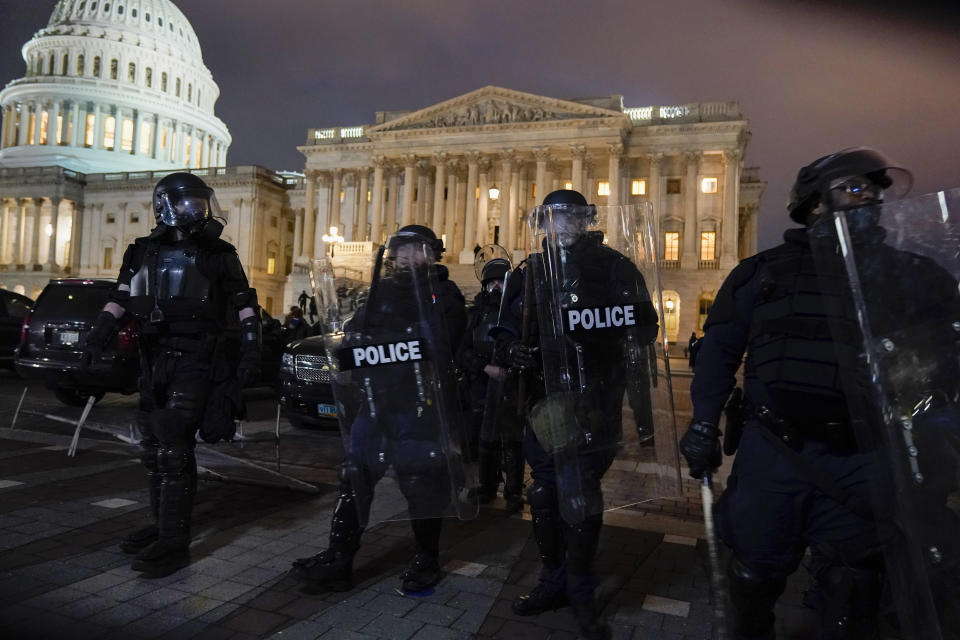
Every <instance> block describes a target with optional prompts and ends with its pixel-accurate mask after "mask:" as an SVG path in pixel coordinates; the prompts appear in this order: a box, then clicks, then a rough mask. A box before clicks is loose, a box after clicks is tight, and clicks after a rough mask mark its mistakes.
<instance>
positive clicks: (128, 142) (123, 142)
mask: <svg viewBox="0 0 960 640" xmlns="http://www.w3.org/2000/svg"><path fill="white" fill-rule="evenodd" d="M121 131H122V135H121V136H120V148H121V149H123V150H124V151H133V120H131V119H130V118H124V119H123V126H122V130H121Z"/></svg>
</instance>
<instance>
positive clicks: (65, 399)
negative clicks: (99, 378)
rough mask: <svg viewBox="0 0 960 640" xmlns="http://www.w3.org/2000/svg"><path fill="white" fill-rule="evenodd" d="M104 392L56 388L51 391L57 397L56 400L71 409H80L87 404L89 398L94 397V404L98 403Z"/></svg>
mask: <svg viewBox="0 0 960 640" xmlns="http://www.w3.org/2000/svg"><path fill="white" fill-rule="evenodd" d="M104 393H105V392H104V391H94V392H92V393H91V392H89V391H81V390H80V389H68V388H66V387H57V388H56V389H54V390H53V395H55V396H56V397H57V400H59V401H60V402H62V403H63V404H65V405H69V406H71V407H82V406H84V405H85V404H87V399H88V398H89V397H90V396H93V397H94V402H100V399H101V398H103V395H104Z"/></svg>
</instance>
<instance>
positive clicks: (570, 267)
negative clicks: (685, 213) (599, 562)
mask: <svg viewBox="0 0 960 640" xmlns="http://www.w3.org/2000/svg"><path fill="white" fill-rule="evenodd" d="M541 210H549V212H550V213H549V216H548V217H549V220H547V219H546V218H544V219H543V220H541V221H538V222H537V223H536V224H537V226H538V227H541V229H548V233H549V235H550V237H551V238H552V239H553V240H552V242H555V245H556V246H555V247H554V246H553V245H551V247H552V248H551V249H550V250H549V251H548V247H547V240H544V243H543V247H542V249H543V254H540V255H531V256H530V258H528V260H527V261H526V263H525V264H524V265H521V267H520V268H518V269H517V270H516V271H515V272H513V273H511V274H510V276H509V278H508V280H507V291H505V292H504V301H503V311H502V314H501V320H500V324H499V325H498V326H497V327H496V328H495V329H494V330H493V332H492V333H493V335H494V336H495V338H496V339H497V345H496V354H497V356H496V359H497V364H500V365H502V366H507V367H513V368H517V369H522V370H526V371H527V376H528V378H527V380H526V384H525V385H524V387H525V394H526V397H523V398H521V399H520V401H521V402H522V403H524V405H525V406H526V407H527V410H528V411H530V408H531V407H532V408H533V410H532V413H529V415H528V424H527V428H526V431H525V434H524V440H523V452H524V457H525V458H526V461H527V463H528V464H529V465H530V467H531V475H532V478H533V485H532V486H531V487H530V488H529V489H528V491H527V502H528V503H529V505H530V511H531V515H532V524H533V532H534V537H535V538H536V541H537V546H538V548H539V551H540V559H541V562H542V566H541V571H540V577H539V583H538V584H537V586H536V587H535V588H534V589H533V590H532V591H531V592H530V593H528V594H526V595H523V596H520V597H519V598H518V599H516V600H515V601H514V603H513V605H512V608H513V611H514V613H516V614H517V615H521V616H528V615H537V614H540V613H543V612H546V611H550V610H552V609H557V608H560V607H562V606H565V605H567V604H569V605H570V606H571V607H572V608H573V611H574V614H575V616H576V618H577V621H578V624H579V626H580V631H581V634H582V635H583V636H584V637H587V638H608V637H609V636H610V629H609V627H608V626H607V625H606V624H605V623H604V622H603V621H602V620H601V619H600V615H599V610H598V606H597V604H596V602H595V600H594V589H595V578H594V576H593V561H594V556H595V555H596V552H597V545H598V541H599V534H600V528H601V526H602V523H603V514H602V507H603V495H602V492H601V487H600V482H601V479H602V477H603V475H604V473H606V471H607V469H608V468H609V467H610V465H611V463H612V462H613V460H614V457H615V455H616V446H611V447H604V446H599V447H598V446H597V442H594V443H593V446H591V444H590V443H589V442H588V443H586V446H580V447H578V448H576V450H575V452H574V453H573V454H572V455H574V456H575V457H576V459H577V462H576V464H575V465H573V467H575V469H574V468H571V466H570V465H566V466H565V465H563V464H561V463H560V461H559V460H558V459H556V458H555V457H554V456H553V455H551V453H549V452H548V449H550V446H549V445H548V443H544V442H541V441H540V439H539V437H538V435H537V433H535V431H536V430H537V426H536V424H535V422H536V419H535V414H538V409H539V408H545V409H544V411H543V414H548V413H551V412H552V413H554V418H556V417H557V416H560V422H561V423H562V422H564V421H566V422H567V423H568V424H569V425H570V428H569V429H568V430H569V431H570V432H571V433H572V432H574V431H576V430H577V429H579V428H580V427H579V426H577V427H575V426H573V425H574V424H577V425H580V424H582V421H581V418H584V419H585V420H588V421H589V422H590V423H591V426H590V428H591V430H592V432H593V434H594V435H596V436H597V437H598V440H601V439H605V440H608V441H609V442H610V443H617V444H618V443H619V442H620V436H621V432H622V422H621V421H622V416H621V407H622V402H623V398H624V394H625V390H626V386H627V379H626V378H627V376H626V374H625V370H624V365H623V360H622V351H621V349H622V341H621V340H620V339H619V338H617V337H611V336H619V335H620V333H619V332H618V333H614V334H610V333H590V332H587V333H586V334H584V335H582V336H581V337H579V338H578V340H579V343H580V345H581V346H582V347H583V349H582V351H583V357H584V361H583V362H582V367H583V371H584V372H585V373H584V375H585V379H589V380H591V381H597V382H599V384H595V387H592V388H594V389H599V391H597V392H595V393H591V394H589V395H588V396H583V397H582V398H581V399H582V400H583V401H584V404H578V405H577V406H576V408H575V410H574V413H576V414H577V416H576V417H575V416H573V415H565V414H566V413H567V412H566V411H565V410H563V409H562V408H559V407H558V406H557V405H552V404H551V402H550V400H551V396H550V394H549V393H548V392H549V390H547V389H545V379H546V378H545V377H540V376H539V375H538V374H537V373H535V372H538V371H540V370H542V364H541V361H544V362H545V360H543V359H544V358H546V355H545V353H544V352H543V351H541V348H540V346H538V345H541V344H543V343H542V342H541V341H540V339H539V336H541V334H545V333H546V329H545V328H543V327H540V325H539V322H538V321H537V318H538V315H539V311H538V310H535V309H536V307H537V305H540V304H544V303H545V302H541V301H540V300H539V299H538V298H537V297H536V296H535V295H534V293H533V292H534V291H535V290H538V285H537V284H536V279H538V278H543V277H544V275H543V274H544V271H543V269H542V267H537V266H536V265H540V264H543V261H545V260H552V259H553V257H544V256H546V255H547V254H548V253H551V254H552V253H553V252H556V255H555V256H554V257H556V259H557V260H560V261H562V262H563V263H564V269H565V272H564V273H565V276H564V277H568V278H569V281H567V282H565V283H564V286H566V287H569V290H568V294H570V295H569V297H570V299H571V300H573V301H576V300H577V299H578V297H579V299H580V304H584V303H586V304H588V305H592V304H609V301H613V300H624V301H627V300H628V301H629V302H630V303H631V304H632V305H635V307H636V309H637V312H636V313H637V315H636V326H635V328H634V329H631V331H636V332H637V337H638V339H639V343H640V344H641V345H643V346H644V348H645V347H646V345H649V344H650V343H651V342H652V341H653V340H654V339H655V337H656V335H657V328H658V322H657V315H656V311H655V310H654V307H653V305H652V303H651V301H650V297H649V291H648V290H647V287H646V284H645V282H644V279H643V276H642V275H641V274H640V272H639V271H638V270H637V267H636V266H635V265H634V264H633V263H632V262H631V261H630V260H629V259H627V258H626V257H625V256H624V255H623V254H621V253H619V252H618V251H615V250H613V249H611V248H609V247H607V246H606V245H605V244H604V242H603V240H604V238H603V232H601V231H588V227H589V225H590V224H591V223H592V222H593V221H594V218H595V217H596V215H597V211H596V208H595V207H594V206H593V205H589V204H587V201H586V199H585V198H584V197H583V195H582V194H580V193H579V192H577V191H572V190H559V191H554V192H552V193H550V194H548V195H547V196H546V197H545V198H544V200H543V207H541ZM546 288H548V287H543V286H540V287H539V289H540V290H545V289H546ZM624 292H629V293H628V296H629V298H627V299H625V298H623V295H624ZM589 300H595V301H597V302H587V301H589ZM605 301H606V302H605ZM525 338H526V339H525ZM566 348H567V346H557V347H556V349H557V350H561V351H562V350H563V349H566ZM551 350H554V348H553V347H551ZM544 375H546V374H544ZM551 377H552V378H555V376H551ZM561 395H562V394H561ZM585 404H589V405H590V406H585ZM563 430H564V429H563V428H562V426H561V429H560V431H563ZM574 475H576V476H577V477H576V478H574V477H572V476H574ZM560 483H563V485H564V487H561V486H560ZM572 485H578V486H580V487H582V492H583V493H582V495H578V496H576V499H575V500H574V502H575V503H576V505H575V508H574V510H576V508H582V509H583V510H584V511H585V512H586V513H585V517H583V518H581V519H579V520H578V521H567V519H565V518H564V516H563V513H562V512H563V511H564V506H565V505H564V503H562V502H561V501H562V500H565V499H569V498H570V496H569V494H568V489H569V487H570V486H572ZM565 496H566V497H565Z"/></svg>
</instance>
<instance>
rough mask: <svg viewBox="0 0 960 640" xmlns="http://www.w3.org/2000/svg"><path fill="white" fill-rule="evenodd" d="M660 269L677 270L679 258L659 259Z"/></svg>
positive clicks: (678, 268)
mask: <svg viewBox="0 0 960 640" xmlns="http://www.w3.org/2000/svg"><path fill="white" fill-rule="evenodd" d="M660 269H661V270H662V271H679V270H680V261H679V260H661V261H660Z"/></svg>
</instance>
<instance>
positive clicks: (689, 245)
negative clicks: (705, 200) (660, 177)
mask: <svg viewBox="0 0 960 640" xmlns="http://www.w3.org/2000/svg"><path fill="white" fill-rule="evenodd" d="M683 155H684V157H685V159H686V162H687V176H686V178H685V179H684V183H685V184H684V190H683V253H682V254H681V256H680V264H681V266H683V267H686V268H689V269H692V268H694V266H695V265H697V263H698V261H699V259H700V256H699V255H698V252H697V176H698V175H699V173H700V153H699V152H698V151H688V152H686V153H684V154H683Z"/></svg>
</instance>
